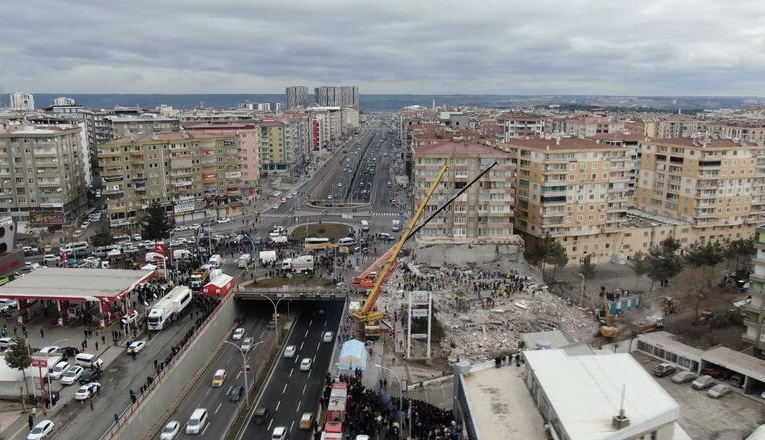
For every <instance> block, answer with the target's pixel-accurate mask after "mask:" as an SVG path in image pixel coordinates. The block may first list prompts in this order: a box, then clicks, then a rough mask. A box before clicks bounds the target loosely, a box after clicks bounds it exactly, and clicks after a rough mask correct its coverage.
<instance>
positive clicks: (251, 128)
mask: <svg viewBox="0 0 765 440" xmlns="http://www.w3.org/2000/svg"><path fill="white" fill-rule="evenodd" d="M183 129H184V130H185V131H186V133H203V134H211V135H234V136H236V138H237V140H238V142H239V170H240V171H241V172H242V185H243V187H244V189H245V190H246V191H247V192H251V191H254V189H255V187H257V185H258V182H259V181H260V164H259V162H258V147H259V145H260V139H259V136H260V129H259V128H258V126H257V125H256V124H254V123H252V124H247V123H240V122H231V123H217V124H189V125H186V124H184V125H183Z"/></svg>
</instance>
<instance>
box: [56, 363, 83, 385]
mask: <svg viewBox="0 0 765 440" xmlns="http://www.w3.org/2000/svg"><path fill="white" fill-rule="evenodd" d="M83 371H85V369H84V368H82V367H81V366H79V365H73V366H72V368H70V369H69V371H67V372H66V373H65V374H64V375H63V376H61V385H72V384H73V383H75V382H76V381H77V379H79V378H80V376H82V372H83Z"/></svg>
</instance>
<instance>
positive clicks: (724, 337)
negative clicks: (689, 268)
mask: <svg viewBox="0 0 765 440" xmlns="http://www.w3.org/2000/svg"><path fill="white" fill-rule="evenodd" d="M726 272H727V269H726V267H725V266H724V265H720V266H719V267H717V268H716V269H715V273H714V275H713V276H712V279H713V280H714V281H715V284H716V283H717V282H719V281H720V280H721V279H722V277H723V275H724V274H725V273H726ZM546 273H548V276H549V273H551V271H550V270H549V269H547V270H546ZM578 273H579V270H578V267H571V268H566V269H563V270H561V271H558V273H557V274H556V282H555V283H551V289H550V290H551V291H552V292H555V293H559V294H561V295H562V296H564V297H567V298H570V299H572V300H573V301H576V302H579V301H580V298H581V293H580V292H581V290H580V289H581V278H580V277H579V275H578ZM678 280H679V278H678ZM548 282H549V281H548ZM600 286H604V287H605V288H606V290H608V291H611V290H614V289H626V290H630V291H635V292H639V293H641V294H642V301H643V303H642V306H641V307H640V309H639V310H638V312H637V313H636V314H629V315H624V316H623V317H622V318H621V320H622V321H623V322H625V323H628V322H629V323H631V322H633V321H637V320H639V319H640V318H644V317H646V316H649V315H654V314H660V311H661V308H660V306H659V303H660V301H661V298H662V297H664V296H671V297H674V298H677V299H678V300H679V311H678V313H677V314H674V315H671V316H669V317H666V318H665V324H666V328H665V330H666V331H668V332H671V333H674V334H676V335H678V336H680V337H681V339H682V340H683V341H684V342H685V343H687V344H689V345H694V346H697V347H700V348H711V347H713V346H715V345H720V344H722V345H725V346H726V347H729V348H731V349H733V350H742V349H744V348H745V347H746V345H745V344H744V343H743V342H742V341H741V334H742V333H743V332H744V326H743V323H742V321H741V319H740V318H739V317H736V316H735V315H732V314H729V313H728V309H729V308H730V305H731V303H732V302H733V301H737V300H740V299H742V298H745V297H746V294H742V293H735V292H731V291H726V290H724V289H715V290H714V295H710V296H709V298H705V299H704V300H703V301H702V302H701V304H700V307H699V308H700V310H701V309H709V310H712V312H713V313H714V316H716V317H717V318H716V319H715V320H714V322H708V323H706V324H699V323H697V322H696V314H695V311H694V306H693V303H692V301H691V299H689V298H688V297H686V296H684V292H683V287H684V286H683V285H682V283H681V282H680V281H677V280H676V281H670V284H669V286H668V287H666V288H664V289H660V288H659V286H658V284H657V285H655V286H654V287H653V290H652V291H651V280H650V279H649V278H648V277H646V276H643V277H640V278H639V279H637V280H636V277H635V273H634V272H633V271H632V268H631V267H630V266H629V265H619V264H602V265H597V267H596V271H595V276H594V277H593V278H592V279H591V280H586V284H585V303H586V304H588V307H591V308H592V307H594V306H595V303H596V301H598V292H599V290H600Z"/></svg>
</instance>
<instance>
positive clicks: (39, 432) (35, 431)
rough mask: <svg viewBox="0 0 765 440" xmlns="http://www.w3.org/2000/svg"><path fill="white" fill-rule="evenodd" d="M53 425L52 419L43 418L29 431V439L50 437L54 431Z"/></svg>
mask: <svg viewBox="0 0 765 440" xmlns="http://www.w3.org/2000/svg"><path fill="white" fill-rule="evenodd" d="M53 426H54V425H53V422H51V421H50V420H43V421H42V422H40V423H38V424H36V425H35V427H34V428H32V430H31V431H29V434H28V435H27V440H42V439H44V438H46V437H48V435H49V434H50V433H51V432H52V431H53Z"/></svg>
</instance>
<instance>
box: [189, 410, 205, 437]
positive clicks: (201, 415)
mask: <svg viewBox="0 0 765 440" xmlns="http://www.w3.org/2000/svg"><path fill="white" fill-rule="evenodd" d="M205 425H207V410H206V409H204V408H197V409H195V410H194V412H193V413H191V417H189V421H188V422H186V434H199V433H200V432H202V431H203V430H204V429H205Z"/></svg>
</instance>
